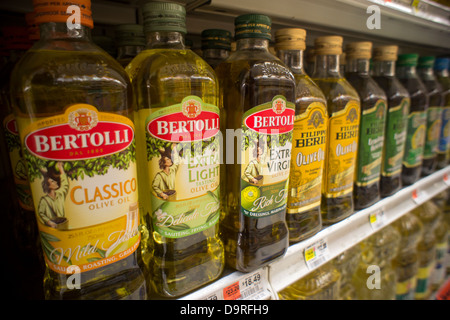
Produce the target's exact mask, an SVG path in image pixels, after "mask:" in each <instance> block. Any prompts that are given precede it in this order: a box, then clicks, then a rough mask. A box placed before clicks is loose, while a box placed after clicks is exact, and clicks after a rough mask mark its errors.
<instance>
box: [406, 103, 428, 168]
mask: <svg viewBox="0 0 450 320" xmlns="http://www.w3.org/2000/svg"><path fill="white" fill-rule="evenodd" d="M426 127H427V113H426V112H425V111H415V112H411V113H410V114H409V116H408V131H407V135H406V142H405V153H404V155H403V165H404V166H405V167H407V168H412V167H417V166H419V165H421V164H422V158H423V149H424V146H425V136H426Z"/></svg>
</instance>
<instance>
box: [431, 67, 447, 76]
mask: <svg viewBox="0 0 450 320" xmlns="http://www.w3.org/2000/svg"><path fill="white" fill-rule="evenodd" d="M434 72H435V73H436V76H438V77H440V78H448V70H447V69H444V70H434Z"/></svg>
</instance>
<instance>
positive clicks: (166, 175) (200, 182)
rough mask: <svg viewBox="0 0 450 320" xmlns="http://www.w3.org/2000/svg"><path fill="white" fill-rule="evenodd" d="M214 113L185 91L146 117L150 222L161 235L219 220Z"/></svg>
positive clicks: (197, 229)
mask: <svg viewBox="0 0 450 320" xmlns="http://www.w3.org/2000/svg"><path fill="white" fill-rule="evenodd" d="M142 112H148V111H146V109H143V111H142ZM219 113H220V112H219V108H218V107H217V106H214V105H211V104H208V103H205V102H204V101H203V100H202V99H201V98H199V97H197V96H188V97H186V98H184V99H183V100H182V101H181V103H179V104H175V105H171V106H168V107H164V108H161V109H159V110H157V111H155V112H153V113H151V114H150V115H149V116H148V117H147V118H146V141H147V161H148V173H149V177H148V179H149V181H150V183H151V190H150V195H149V196H150V197H151V209H152V221H153V227H154V230H155V231H157V232H158V233H159V234H161V235H162V236H164V237H167V238H181V237H185V236H189V235H192V234H195V233H198V232H201V231H203V230H206V229H208V228H210V227H212V226H214V225H215V224H216V223H217V222H218V221H219V217H220V210H219V182H220V177H219V174H220V171H219V169H220V145H219V128H220V122H219ZM144 179H145V178H144Z"/></svg>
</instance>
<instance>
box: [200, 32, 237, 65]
mask: <svg viewBox="0 0 450 320" xmlns="http://www.w3.org/2000/svg"><path fill="white" fill-rule="evenodd" d="M201 37H202V57H203V59H204V60H205V61H206V62H208V63H209V65H210V66H211V67H212V68H213V69H215V68H216V67H217V66H218V65H219V63H221V62H222V61H224V60H226V59H227V58H228V57H229V56H230V51H231V38H232V37H231V32H230V31H228V30H222V29H207V30H203V31H202V34H201Z"/></svg>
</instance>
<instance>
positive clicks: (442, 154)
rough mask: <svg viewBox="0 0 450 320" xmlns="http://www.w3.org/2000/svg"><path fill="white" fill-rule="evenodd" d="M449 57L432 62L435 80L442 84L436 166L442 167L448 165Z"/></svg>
mask: <svg viewBox="0 0 450 320" xmlns="http://www.w3.org/2000/svg"><path fill="white" fill-rule="evenodd" d="M449 66H450V58H436V61H435V62H434V72H435V75H436V78H437V80H438V81H439V83H440V84H441V86H442V94H443V96H444V97H443V99H444V105H443V107H442V118H441V119H442V125H441V132H440V134H439V147H438V155H437V158H438V160H437V162H438V163H437V168H438V169H442V168H445V167H446V166H447V165H448V162H449V160H450V159H449V158H450V157H449V150H450V78H449V76H448V68H449Z"/></svg>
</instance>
